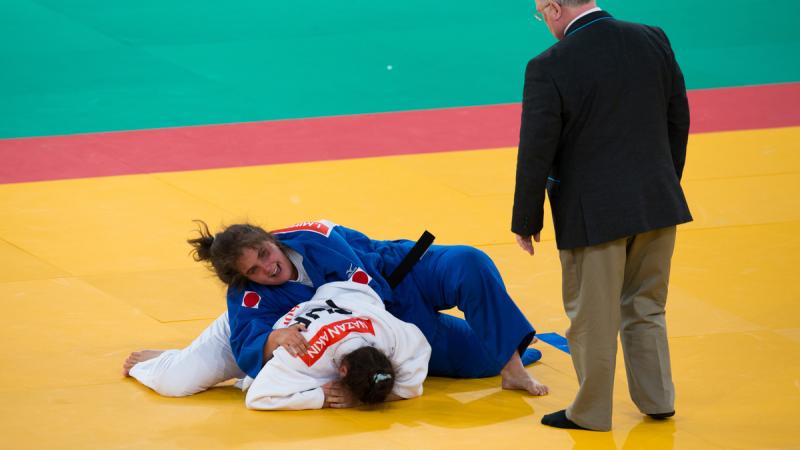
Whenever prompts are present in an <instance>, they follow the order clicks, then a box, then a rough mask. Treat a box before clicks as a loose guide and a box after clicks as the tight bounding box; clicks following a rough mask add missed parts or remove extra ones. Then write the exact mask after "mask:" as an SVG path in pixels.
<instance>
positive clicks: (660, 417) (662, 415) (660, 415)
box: [648, 411, 675, 420]
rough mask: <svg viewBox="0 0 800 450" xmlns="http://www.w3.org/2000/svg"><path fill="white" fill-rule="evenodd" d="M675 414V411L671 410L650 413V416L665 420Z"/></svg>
mask: <svg viewBox="0 0 800 450" xmlns="http://www.w3.org/2000/svg"><path fill="white" fill-rule="evenodd" d="M674 415H675V411H670V412H668V413H656V414H648V416H650V417H652V418H653V419H656V420H665V419H669V418H670V417H672V416H674Z"/></svg>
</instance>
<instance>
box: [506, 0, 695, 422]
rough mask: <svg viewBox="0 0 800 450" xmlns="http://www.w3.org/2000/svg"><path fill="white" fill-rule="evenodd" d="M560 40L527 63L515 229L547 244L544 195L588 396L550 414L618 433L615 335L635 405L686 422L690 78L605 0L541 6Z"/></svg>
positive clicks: (651, 34)
mask: <svg viewBox="0 0 800 450" xmlns="http://www.w3.org/2000/svg"><path fill="white" fill-rule="evenodd" d="M535 2H536V18H537V19H539V20H543V21H544V22H545V24H547V27H548V28H549V29H550V32H551V33H552V34H553V36H555V37H556V39H558V40H559V42H558V43H556V44H555V45H553V46H552V47H551V48H549V49H548V50H546V51H544V52H543V53H542V54H541V55H539V56H537V57H536V58H534V59H532V60H531V61H530V63H528V67H527V69H526V72H525V89H524V93H523V104H522V105H523V106H522V126H521V132H520V144H519V155H518V160H517V183H516V191H515V194H514V211H513V219H512V227H511V228H512V231H513V232H514V233H515V234H516V237H517V242H518V243H519V245H520V247H522V249H523V250H525V251H527V252H528V253H529V254H531V255H532V254H533V252H534V250H533V244H532V242H531V238H533V240H535V241H536V242H539V233H540V231H541V229H542V217H543V204H544V191H545V190H547V192H548V197H549V198H550V204H551V207H552V212H553V222H554V226H555V232H556V242H557V244H558V248H559V250H560V258H561V267H562V277H563V300H564V309H565V311H566V313H567V316H568V317H569V319H570V327H569V329H568V330H567V339H568V341H569V347H570V351H571V354H572V362H573V364H574V366H575V371H576V372H577V375H578V382H579V383H580V388H579V390H578V394H577V396H576V397H575V400H574V401H573V403H572V405H570V406H569V407H568V408H567V409H566V410H561V411H558V412H555V413H552V414H548V415H545V416H544V417H543V418H542V423H543V424H545V425H550V426H554V427H559V428H585V429H590V430H598V431H605V430H610V429H611V407H612V394H613V389H614V367H615V362H616V354H617V334H618V333H620V334H621V336H622V349H623V352H624V356H625V367H626V370H627V375H628V385H629V387H630V394H631V398H632V399H633V401H634V403H635V404H636V406H637V407H638V408H639V409H640V410H641V411H642V413H644V414H647V415H649V416H651V417H653V418H657V419H665V418H667V417H671V416H672V415H674V414H675V407H674V400H675V391H674V386H673V384H672V373H671V369H670V360H669V348H668V345H667V331H666V322H665V320H664V310H665V304H666V298H667V285H668V281H669V269H670V260H671V259H672V251H673V248H674V245H675V226H676V225H677V224H680V223H685V222H689V221H691V220H692V218H691V215H690V213H689V208H688V206H687V204H686V199H685V198H684V195H683V191H682V189H681V186H680V178H681V173H682V172H683V165H684V161H685V156H686V142H687V140H688V134H689V106H688V102H687V99H686V87H685V85H684V81H683V74H682V73H681V71H680V68H679V67H678V64H677V62H676V61H675V56H674V55H673V53H672V48H671V47H670V44H669V40H668V39H667V36H666V35H665V34H664V32H663V31H662V30H661V29H659V28H656V27H650V26H645V25H639V24H635V23H629V22H622V21H619V20H616V19H614V18H613V17H612V16H611V15H610V14H608V13H607V12H605V11H602V10H600V9H599V8H597V5H596V4H595V1H594V0H535Z"/></svg>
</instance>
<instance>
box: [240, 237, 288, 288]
mask: <svg viewBox="0 0 800 450" xmlns="http://www.w3.org/2000/svg"><path fill="white" fill-rule="evenodd" d="M236 269H237V270H238V271H239V273H241V274H242V275H244V276H245V277H246V278H247V279H248V280H250V281H252V282H254V283H258V284H263V285H266V286H277V285H280V284H283V283H286V282H287V281H292V280H296V279H297V268H295V267H294V264H292V262H291V261H290V260H289V257H287V256H286V253H284V252H283V250H281V249H280V247H278V246H277V245H275V243H274V242H269V241H263V242H262V243H261V244H260V245H258V246H257V247H256V248H250V247H245V248H244V249H243V250H242V255H241V256H239V259H237V260H236Z"/></svg>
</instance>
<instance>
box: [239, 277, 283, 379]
mask: <svg viewBox="0 0 800 450" xmlns="http://www.w3.org/2000/svg"><path fill="white" fill-rule="evenodd" d="M258 291H259V290H258V289H257V288H256V290H255V291H250V290H241V289H230V288H229V289H228V319H229V320H230V324H231V337H230V344H231V350H233V355H234V357H235V358H236V363H237V364H238V365H239V368H241V369H242V370H243V371H244V372H245V373H247V375H249V376H251V377H253V378H255V377H256V376H257V375H258V372H259V371H260V370H261V367H263V366H264V363H265V362H266V361H264V346H265V345H266V343H267V339H268V338H269V335H270V333H272V325H273V324H274V323H275V321H277V320H278V319H279V318H280V317H281V316H282V315H283V314H285V313H286V311H283V312H281V311H278V310H276V309H275V308H270V307H269V305H268V302H266V301H264V300H262V299H261V298H262V297H264V294H266V293H265V292H263V291H262V292H258ZM252 293H255V294H256V295H258V296H259V304H258V305H257V306H258V307H257V308H253V307H247V306H244V305H245V296H247V295H252Z"/></svg>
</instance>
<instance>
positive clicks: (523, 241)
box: [514, 233, 540, 255]
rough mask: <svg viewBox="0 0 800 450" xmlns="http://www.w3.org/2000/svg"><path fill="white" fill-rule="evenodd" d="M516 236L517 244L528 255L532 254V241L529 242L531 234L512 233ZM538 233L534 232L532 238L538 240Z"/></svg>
mask: <svg viewBox="0 0 800 450" xmlns="http://www.w3.org/2000/svg"><path fill="white" fill-rule="evenodd" d="M514 236H516V238H517V244H518V245H519V246H520V248H522V250H524V251H525V252H526V253H528V254H529V255H533V253H534V252H533V242H531V236H522V235H519V234H516V233H515V234H514ZM539 238H540V233H536V234H534V235H533V240H534V241H536V242H539Z"/></svg>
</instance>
